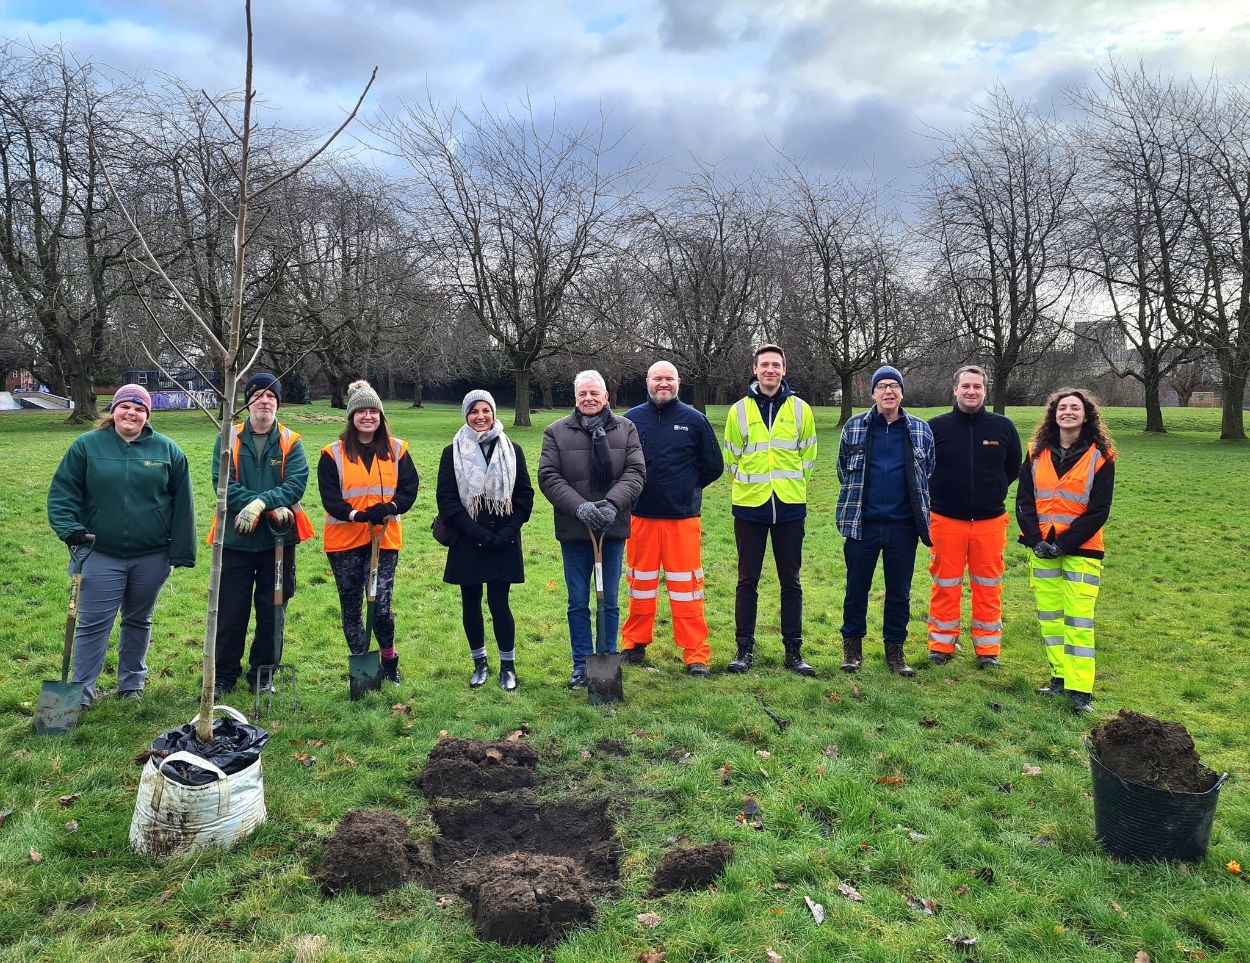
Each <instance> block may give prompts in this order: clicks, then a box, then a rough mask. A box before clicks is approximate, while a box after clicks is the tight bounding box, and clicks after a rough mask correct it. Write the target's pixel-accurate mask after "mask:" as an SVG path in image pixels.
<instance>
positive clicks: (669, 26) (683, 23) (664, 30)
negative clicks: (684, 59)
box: [659, 0, 730, 51]
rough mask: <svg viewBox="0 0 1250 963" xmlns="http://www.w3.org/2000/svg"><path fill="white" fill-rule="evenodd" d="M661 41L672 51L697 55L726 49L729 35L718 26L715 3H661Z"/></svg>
mask: <svg viewBox="0 0 1250 963" xmlns="http://www.w3.org/2000/svg"><path fill="white" fill-rule="evenodd" d="M659 6H660V11H661V16H660V25H659V31H660V41H661V44H662V46H664V47H665V48H667V49H669V50H681V51H695V50H708V49H712V48H716V47H724V46H725V45H726V44H728V43H729V39H730V38H729V34H728V33H727V32H726V31H725V29H724V28H723V27H722V26H721V25H720V24H719V23H718V22H717V15H718V13H719V11H720V5H719V4H718V3H717V2H716V0H659Z"/></svg>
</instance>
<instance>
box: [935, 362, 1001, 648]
mask: <svg viewBox="0 0 1250 963" xmlns="http://www.w3.org/2000/svg"><path fill="white" fill-rule="evenodd" d="M988 388H989V383H988V378H987V377H986V374H985V371H984V369H982V368H978V367H977V366H976V365H965V366H964V367H962V368H960V369H959V370H958V371H956V372H955V387H954V393H955V406H954V408H952V409H951V410H950V411H948V412H947V413H946V414H942V415H938V416H937V417H935V418H933V419H931V420H930V421H929V428H930V429H932V431H933V441H934V446H935V448H936V453H937V466H936V468H934V471H933V475H932V476H931V477H930V478H929V498H930V507H931V513H930V517H929V535H930V538H931V539H932V541H933V547H932V549H931V550H930V554H929V577H930V580H931V582H932V586H931V590H930V594H929V661H930V662H933V663H936V664H938V665H942V664H943V663H946V662H949V661H950V660H951V659H952V658H953V657H954V655H955V644H956V643H957V642H958V641H959V632H960V626H961V618H960V607H961V604H962V598H963V584H964V569H967V570H968V580H969V582H971V587H972V644H973V647H974V648H975V650H976V655H977V668H979V669H990V668H995V667H996V666H997V665H998V654H999V651H1000V648H1001V646H1002V639H1003V571H1004V563H1003V553H1004V552H1005V550H1006V548H1007V506H1006V500H1007V489H1008V487H1009V486H1010V485H1011V483H1012V482H1013V481H1015V480H1016V477H1017V475H1018V474H1019V472H1020V462H1021V454H1020V434H1019V432H1017V431H1016V426H1015V425H1014V424H1012V422H1011V421H1010V419H1008V418H1004V417H1003V416H1002V415H996V414H994V413H993V412H989V411H986V410H985V398H986V394H987V391H988Z"/></svg>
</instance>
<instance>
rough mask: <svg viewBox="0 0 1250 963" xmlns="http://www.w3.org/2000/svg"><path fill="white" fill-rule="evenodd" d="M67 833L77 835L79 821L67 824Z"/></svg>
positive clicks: (72, 820)
mask: <svg viewBox="0 0 1250 963" xmlns="http://www.w3.org/2000/svg"><path fill="white" fill-rule="evenodd" d="M65 831H66V832H67V833H76V832H78V820H77V819H71V820H70V821H69V822H67V823H66V824H65Z"/></svg>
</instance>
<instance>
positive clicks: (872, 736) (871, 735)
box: [864, 732, 877, 739]
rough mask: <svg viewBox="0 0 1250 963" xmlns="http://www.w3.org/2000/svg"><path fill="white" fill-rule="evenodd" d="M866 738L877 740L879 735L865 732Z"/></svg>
mask: <svg viewBox="0 0 1250 963" xmlns="http://www.w3.org/2000/svg"><path fill="white" fill-rule="evenodd" d="M864 738H865V739H876V738H877V734H876V733H875V732H865V733H864Z"/></svg>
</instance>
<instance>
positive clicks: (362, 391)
mask: <svg viewBox="0 0 1250 963" xmlns="http://www.w3.org/2000/svg"><path fill="white" fill-rule="evenodd" d="M361 408H376V409H377V410H378V411H382V412H384V411H385V409H384V408H383V407H382V399H381V398H379V397H378V393H377V392H376V391H374V390H373V386H372V385H371V384H369V382H367V381H365V380H364V379H363V378H362V379H361V380H360V381H353V382H352V383H351V384H349V385H348V386H347V417H348V418H350V417H351V416H352V415H353V414H355V413H356V412H357V411H359V410H360V409H361Z"/></svg>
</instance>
